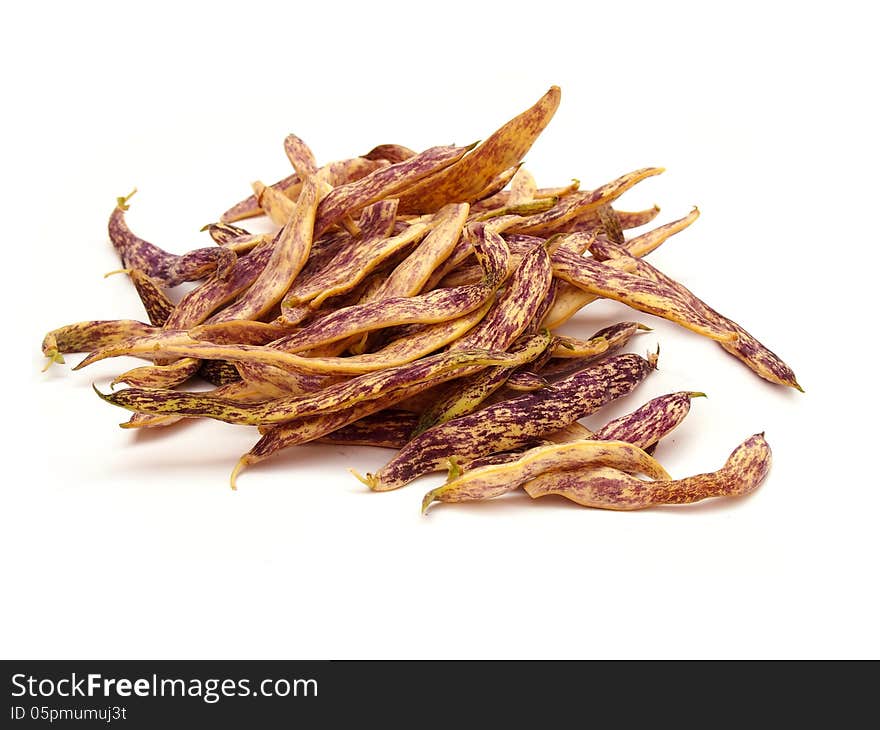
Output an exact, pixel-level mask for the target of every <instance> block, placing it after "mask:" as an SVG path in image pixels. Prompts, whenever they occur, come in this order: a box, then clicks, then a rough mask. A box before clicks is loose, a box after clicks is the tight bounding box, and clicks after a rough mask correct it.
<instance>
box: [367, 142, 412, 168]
mask: <svg viewBox="0 0 880 730" xmlns="http://www.w3.org/2000/svg"><path fill="white" fill-rule="evenodd" d="M415 156H416V152H415V150H411V149H410V148H409V147H404V146H403V145H402V144H380V145H376V146H375V147H373V149H371V150H370V151H369V152H367V154H365V155H362V157H364V158H365V159H367V160H386V161H388V162H390V163H391V164H392V165H394V164H397V163H398V162H404V161H405V160H408V159H409V158H410V157H415Z"/></svg>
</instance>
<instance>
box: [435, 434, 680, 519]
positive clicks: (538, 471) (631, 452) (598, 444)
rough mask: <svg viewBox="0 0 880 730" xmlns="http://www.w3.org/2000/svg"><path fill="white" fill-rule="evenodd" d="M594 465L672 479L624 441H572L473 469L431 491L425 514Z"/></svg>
mask: <svg viewBox="0 0 880 730" xmlns="http://www.w3.org/2000/svg"><path fill="white" fill-rule="evenodd" d="M593 465H595V466H609V467H614V468H617V469H621V470H625V471H626V472H638V473H641V474H645V475H646V476H649V477H652V478H653V479H664V480H670V479H671V477H670V476H669V474H668V473H667V472H666V470H665V469H664V468H663V467H662V466H661V465H660V463H659V462H657V461H656V460H655V459H654V458H652V457H651V456H649V455H648V454H646V453H645V452H644V451H642V450H641V449H640V448H639V447H638V446H633V445H632V444H628V443H626V442H625V441H573V442H571V443H564V444H553V445H551V446H538V447H536V448H534V449H529V450H528V451H526V452H525V453H523V454H522V455H521V456H520V457H519V458H518V459H516V460H515V461H511V462H507V463H505V464H492V465H489V466H482V467H480V468H478V469H472V470H470V471H468V472H466V473H465V474H463V475H462V476H459V477H457V478H454V479H452V480H451V481H449V482H447V483H446V484H444V485H443V486H442V487H438V488H437V489H432V490H431V491H430V492H428V493H427V494H426V495H425V497H424V499H423V500H422V513H423V514H424V513H425V512H426V511H427V509H428V507H429V506H430V505H431V504H432V503H433V502H479V501H484V500H487V499H494V498H495V497H500V496H501V495H502V494H506V493H507V492H510V491H512V490H514V489H516V488H517V487H520V486H522V485H523V484H525V483H526V482H529V481H531V480H533V479H535V478H536V477H538V476H540V475H542V474H546V473H554V474H555V473H556V472H559V471H564V470H570V469H577V468H579V467H585V466H593ZM633 478H635V477H633ZM637 481H639V480H637Z"/></svg>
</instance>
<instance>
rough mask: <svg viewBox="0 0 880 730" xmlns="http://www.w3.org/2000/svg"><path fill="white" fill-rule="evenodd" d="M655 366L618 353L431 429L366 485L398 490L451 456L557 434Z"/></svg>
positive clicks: (500, 448) (506, 447)
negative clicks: (564, 376)
mask: <svg viewBox="0 0 880 730" xmlns="http://www.w3.org/2000/svg"><path fill="white" fill-rule="evenodd" d="M655 364H656V361H653V362H652V361H650V360H645V359H644V358H642V357H639V356H638V355H632V354H626V355H616V356H614V357H611V358H608V359H607V360H604V361H603V362H601V363H598V364H596V365H594V366H592V367H589V368H587V369H585V370H582V371H580V372H579V373H576V374H575V375H572V376H570V377H568V378H566V379H564V380H561V381H559V382H558V383H554V384H553V385H551V386H549V387H547V388H543V389H541V390H539V391H536V392H534V393H527V394H525V395H521V396H519V397H517V398H512V399H510V400H506V401H502V402H500V403H495V404H494V405H491V406H488V407H486V408H484V409H483V410H480V411H477V412H476V413H471V414H469V415H467V416H461V417H460V418H455V419H453V420H451V421H447V422H446V423H443V424H440V425H438V426H434V427H433V428H431V429H429V430H427V431H425V432H424V433H422V434H421V435H419V436H418V437H416V438H414V439H413V440H412V441H410V442H409V443H408V444H407V445H406V446H404V448H403V449H401V450H400V453H398V454H397V456H395V457H394V458H393V459H392V460H391V461H389V462H388V463H387V464H386V465H385V466H383V467H382V468H381V469H380V470H379V471H378V472H377V473H376V474H367V476H366V483H367V485H368V486H369V487H370V489H372V490H374V491H380V492H384V491H388V490H391V489H397V488H398V487H402V486H404V485H405V484H409V483H410V482H411V481H413V479H416V478H418V477H420V476H422V475H423V474H428V473H430V472H432V471H436V470H438V469H442V468H444V467H445V465H446V464H447V463H448V461H449V459H450V458H453V457H454V458H456V459H462V460H470V459H476V458H479V457H481V456H486V455H488V454H491V453H494V452H498V451H507V450H509V449H512V448H515V447H516V446H518V445H520V444H522V443H525V442H527V441H529V440H530V439H533V438H536V437H540V436H543V435H544V434H546V433H551V432H553V431H558V430H559V429H560V428H564V427H565V426H567V425H568V424H570V423H573V422H574V421H577V420H578V419H579V418H583V417H584V416H587V415H589V414H591V413H594V412H595V411H597V410H598V409H599V408H601V407H602V406H603V405H605V404H606V403H609V402H610V401H612V400H615V399H616V398H620V397H622V396H624V395H626V394H627V393H629V392H630V391H632V390H633V389H634V388H635V387H636V386H637V385H638V384H639V383H641V382H642V381H643V380H644V379H645V378H646V377H647V376H648V373H650V372H651V370H653V369H654V367H655Z"/></svg>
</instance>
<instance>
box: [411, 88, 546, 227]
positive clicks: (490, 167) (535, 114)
mask: <svg viewBox="0 0 880 730" xmlns="http://www.w3.org/2000/svg"><path fill="white" fill-rule="evenodd" d="M561 98H562V92H561V91H560V89H559V87H558V86H552V87H550V89H549V90H548V91H547V93H545V94H544V95H543V96H542V97H541V98H540V99H539V100H538V101H537V102H536V103H535V104H534V105H533V106H531V107H529V108H528V109H526V110H525V111H524V112H522V113H521V114H519V115H517V116H516V117H514V118H513V119H511V120H510V121H508V122H507V123H506V124H504V125H502V126H501V127H500V128H499V129H498V130H496V131H495V132H493V133H492V134H491V135H490V136H489V137H488V138H487V139H486V141H485V142H483V143H482V144H481V145H480V146H479V147H477V149H475V150H474V152H473V154H471V155H468V156H467V157H464V158H463V159H462V160H461V161H460V162H457V164H455V165H452V166H450V167H448V168H447V169H445V170H443V171H440V172H437V173H436V174H434V175H431V177H429V178H427V179H425V180H423V181H421V182H420V183H419V184H417V185H412V186H410V189H409V190H407V191H406V193H405V194H404V195H403V196H401V201H400V210H401V212H403V213H416V212H418V213H425V212H427V213H432V212H434V211H435V210H438V209H439V208H441V207H442V206H444V205H446V204H447V203H463V202H471V201H473V200H474V199H475V196H476V195H479V194H481V193H482V191H484V190H485V189H486V187H487V186H488V185H490V183H491V182H492V180H493V179H494V178H495V177H496V176H497V175H499V174H501V173H502V172H504V171H505V170H507V169H508V168H510V167H513V166H515V165H518V164H519V163H520V162H521V160H522V158H523V157H524V156H525V154H526V153H527V152H528V151H529V149H531V146H532V144H533V143H534V142H535V140H536V139H537V138H538V136H539V135H540V134H541V132H542V131H543V130H544V128H545V127H546V126H547V125H548V124H549V123H550V120H551V119H552V118H553V115H554V113H555V112H556V109H557V108H558V107H559V101H560V99H561Z"/></svg>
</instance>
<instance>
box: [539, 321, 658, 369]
mask: <svg viewBox="0 0 880 730" xmlns="http://www.w3.org/2000/svg"><path fill="white" fill-rule="evenodd" d="M641 331H649V332H650V331H651V329H650V327H645V325H643V324H640V323H639V322H618V323H617V324H612V325H610V326H608V327H603V328H602V329H600V330H599V331H598V332H596V333H595V334H594V335H593V336H592V337H590V339H589V340H587V341H586V342H584V343H582V344H581V345H579V347H580V350H579V351H580V352H583V353H584V354H583V355H582V356H577V357H564V356H563V357H560V356H558V355H557V354H556V350H557V349H558V350H560V351H562V352H565V348H564V346H562V345H559V346H557V347H554V349H553V351H551V354H552V355H553V358H552V359H551V360H549V361H548V362H547V363H546V364H541V365H540V367H539V368H538V369H537V372H536V374H538V375H541V376H542V377H544V378H547V379H548V380H558V379H559V378H562V377H567V376H569V375H571V374H572V373H576V372H577V371H579V370H583V369H584V368H585V367H587V366H588V365H590V364H592V363H594V362H596V361H597V360H599V359H601V358H604V357H607V356H609V355H612V354H614V353H615V352H617V351H618V350H620V349H622V348H623V347H625V346H626V345H627V343H628V342H629V341H630V340H631V339H632V338H633V337H634V336H635V335H636V334H638V333H639V332H641ZM566 339H567V338H564V337H559V336H557V337H556V342H557V343H558V342H559V341H562V342H564V341H565V340H566ZM574 352H578V350H574Z"/></svg>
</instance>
